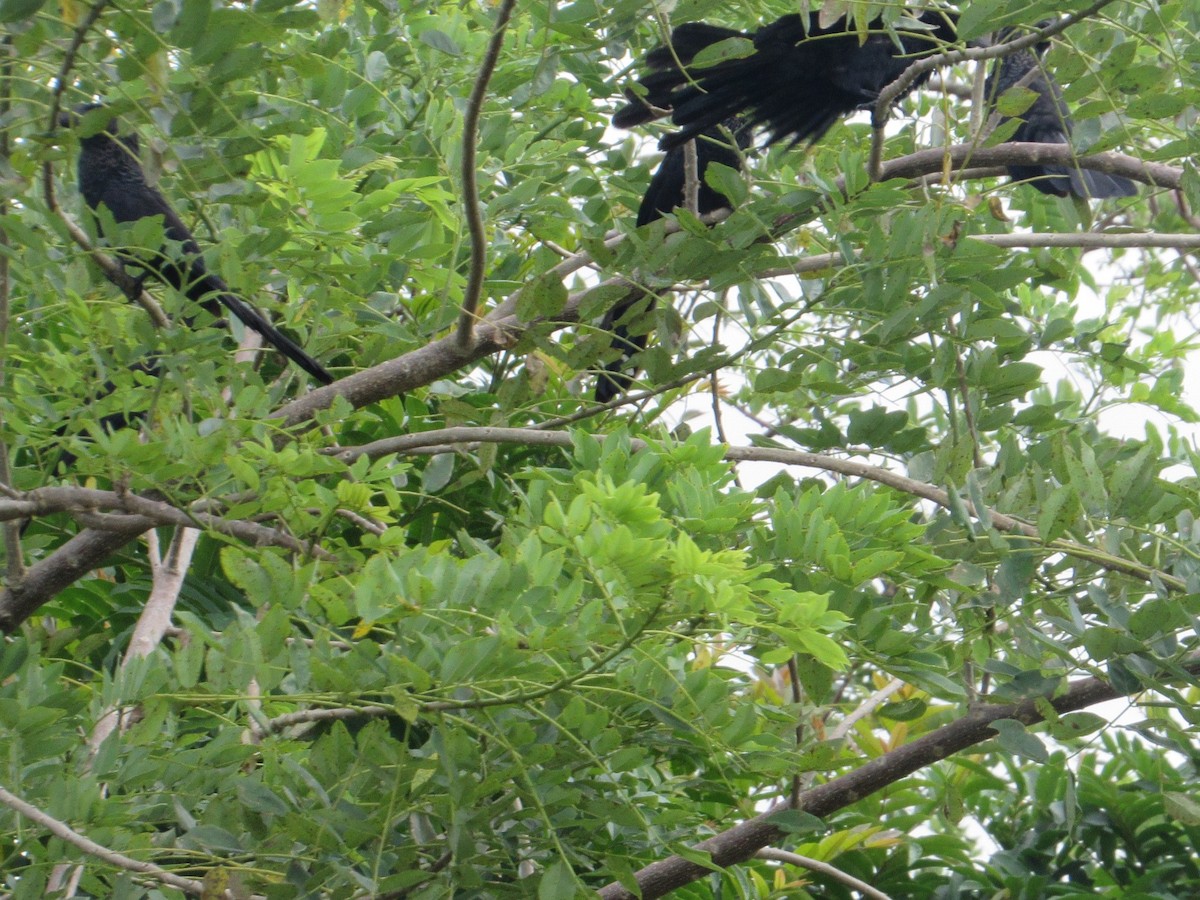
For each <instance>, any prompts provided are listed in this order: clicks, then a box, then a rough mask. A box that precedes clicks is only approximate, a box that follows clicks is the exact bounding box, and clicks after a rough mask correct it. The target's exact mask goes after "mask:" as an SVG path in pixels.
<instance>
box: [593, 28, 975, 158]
mask: <svg viewBox="0 0 1200 900" xmlns="http://www.w3.org/2000/svg"><path fill="white" fill-rule="evenodd" d="M956 19H957V17H956V15H955V14H954V13H953V12H950V11H947V10H941V9H934V10H926V11H925V12H923V13H921V14H920V15H919V16H917V17H916V19H915V23H913V24H908V25H907V26H905V25H898V26H897V28H896V34H895V36H894V37H893V35H892V34H891V33H889V32H887V31H886V30H885V29H884V26H883V21H882V20H881V19H875V20H873V21H872V22H871V23H870V24H869V26H868V30H869V34H868V37H867V39H866V41H865V42H863V43H860V42H859V36H858V32H857V30H855V28H854V26H853V25H852V23H850V22H849V21H848V20H847V19H846V18H845V17H843V18H840V19H838V20H837V21H836V22H833V23H832V24H830V25H827V26H822V25H821V24H820V17H819V14H818V13H810V14H809V15H807V16H802V15H799V14H792V15H787V16H784V17H783V18H781V19H778V20H776V21H774V22H772V23H770V24H769V25H764V26H763V27H762V28H760V29H758V31H755V32H753V33H743V32H740V31H734V30H732V29H729V28H721V27H719V26H716V25H706V24H704V23H703V22H691V23H688V24H685V25H680V26H679V27H677V28H676V29H675V30H674V31H672V32H671V39H670V42H669V43H668V44H667V46H664V47H659V48H657V49H655V50H652V51H651V52H650V53H649V55H648V56H647V57H646V65H647V67H648V68H649V69H650V70H651V71H650V73H649V74H648V75H646V76H645V77H644V78H643V79H642V80H641V88H642V90H638V91H635V90H633V89H630V90H628V91H626V95H627V96H628V97H629V100H630V102H629V104H628V105H626V106H624V107H622V108H621V109H620V110H619V111H618V112H617V114H616V115H615V116H614V117H613V124H614V125H616V126H618V127H621V128H629V127H631V126H634V125H640V124H642V123H645V122H649V121H651V120H653V119H656V118H659V117H661V116H664V115H668V114H669V115H670V116H671V120H672V121H673V122H674V123H675V124H676V125H678V126H679V127H680V131H678V132H676V133H674V134H671V135H669V136H667V137H666V138H664V139H663V141H662V144H661V146H662V148H663V149H664V150H669V149H671V148H672V147H676V146H678V145H679V144H681V143H683V142H685V141H687V140H689V139H691V138H692V137H695V136H696V135H697V134H700V133H702V132H704V131H707V130H708V129H710V128H712V127H714V126H715V125H718V124H719V123H720V122H722V121H724V120H725V119H727V118H729V117H730V116H734V115H741V116H742V117H743V118H744V119H745V120H746V122H747V123H748V124H749V126H750V127H762V128H765V129H767V131H768V132H769V134H768V138H767V143H768V144H770V143H774V142H776V141H781V140H784V139H787V140H789V141H790V142H791V143H792V144H796V143H799V142H801V141H810V142H812V141H816V140H818V139H819V138H820V137H821V136H822V135H823V134H824V133H825V132H826V131H828V130H829V129H830V128H831V127H832V126H833V124H834V123H835V122H836V121H837V120H838V119H840V118H841V117H843V116H845V115H848V114H849V113H851V112H853V111H854V110H856V109H862V108H865V107H869V106H872V105H873V104H874V103H875V101H876V100H877V99H878V97H879V93H880V91H882V90H883V89H884V88H885V87H887V85H889V84H891V83H892V82H893V81H895V80H896V79H897V78H899V77H900V75H902V74H903V73H904V70H905V69H907V68H908V67H909V66H910V65H911V64H912V62H913V60H914V59H915V58H918V57H920V56H924V55H928V54H931V53H935V52H937V51H938V50H940V49H941V48H942V45H943V44H946V43H949V42H952V41H953V40H954V39H955V36H956V30H955V22H956ZM731 38H744V39H746V40H748V41H751V42H752V43H753V52H751V53H750V54H749V55H748V56H743V57H741V58H736V59H726V60H724V61H722V62H718V63H716V64H714V65H710V66H704V67H698V66H692V65H691V63H692V61H693V60H694V59H695V57H696V55H697V54H698V53H699V52H700V51H701V50H703V49H705V48H706V47H711V46H712V45H713V44H717V43H719V42H721V41H725V40H729V39H731ZM927 79H928V75H927V74H926V75H923V76H922V77H921V78H919V79H917V80H916V82H915V83H914V84H913V87H914V88H915V87H918V86H920V85H921V84H923V83H924V82H925V81H926V80H927Z"/></svg>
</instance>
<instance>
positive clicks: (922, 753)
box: [599, 656, 1200, 900]
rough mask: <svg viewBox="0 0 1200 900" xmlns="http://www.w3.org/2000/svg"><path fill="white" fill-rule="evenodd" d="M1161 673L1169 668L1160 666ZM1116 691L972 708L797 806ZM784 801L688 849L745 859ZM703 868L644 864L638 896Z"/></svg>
mask: <svg viewBox="0 0 1200 900" xmlns="http://www.w3.org/2000/svg"><path fill="white" fill-rule="evenodd" d="M1183 668H1184V672H1185V673H1186V674H1187V675H1193V676H1194V675H1196V674H1198V673H1200V656H1191V657H1189V658H1188V660H1187V662H1186V663H1185V664H1184V666H1183ZM1164 674H1168V675H1169V674H1171V673H1168V672H1166V671H1165V670H1164ZM1139 690H1140V688H1139ZM1123 696H1126V694H1124V693H1123V692H1121V691H1118V690H1117V689H1116V688H1114V687H1113V686H1112V685H1111V684H1109V683H1108V682H1106V681H1104V680H1102V679H1100V678H1084V679H1080V680H1079V681H1075V682H1073V683H1071V685H1070V686H1069V687H1068V688H1067V690H1066V692H1065V693H1063V694H1061V695H1059V696H1057V697H1054V696H1050V695H1039V696H1037V697H1032V698H1030V699H1028V700H1022V701H1021V702H1020V703H1013V704H1007V705H1004V706H985V707H982V708H978V709H975V710H973V711H971V712H969V713H967V714H966V715H965V716H963V717H962V718H960V719H958V720H957V721H954V722H951V723H950V724H949V725H945V726H943V727H941V728H938V729H937V730H936V731H931V732H929V733H928V734H926V735H923V736H922V737H919V738H917V739H916V740H915V741H912V742H911V743H909V744H905V745H904V746H903V747H899V748H897V749H895V750H892V751H891V752H889V753H885V754H883V755H882V756H879V757H876V758H875V759H873V760H870V761H869V762H867V763H865V764H864V765H862V766H860V767H859V768H857V769H855V770H854V771H853V772H848V773H847V774H845V775H842V776H840V777H838V778H834V779H833V780H831V781H828V782H826V783H825V784H821V785H817V786H816V787H814V788H810V789H809V790H807V791H804V792H803V793H802V794H801V795H800V798H799V799H800V803H799V807H798V808H799V809H801V810H803V811H804V812H807V813H810V814H811V815H814V816H818V817H821V816H828V815H830V814H832V813H835V812H837V811H838V810H840V809H844V808H845V807H847V806H850V805H851V804H853V803H856V802H858V801H859V800H861V799H862V798H864V797H867V796H870V795H871V794H873V793H875V792H876V791H879V790H882V789H883V788H885V787H887V786H888V785H891V784H895V783H896V782H897V781H899V780H900V779H901V778H904V777H906V776H908V775H911V774H912V773H913V772H916V771H918V770H920V769H923V768H925V767H926V766H929V765H932V764H933V763H935V762H939V761H940V760H943V759H946V758H948V757H950V756H953V755H954V754H956V753H960V752H961V751H963V750H966V749H967V748H968V747H973V746H976V745H977V744H981V743H983V742H984V741H986V740H988V739H990V738H991V737H992V735H993V734H994V733H995V732H994V729H993V728H992V723H994V722H997V721H999V720H1001V719H1015V720H1016V721H1018V722H1021V723H1022V724H1024V725H1036V724H1037V723H1039V722H1042V721H1045V717H1044V716H1043V714H1042V713H1041V712H1040V708H1041V707H1042V704H1046V703H1048V704H1049V705H1050V707H1052V708H1053V709H1054V711H1055V713H1057V714H1058V715H1063V714H1065V713H1069V712H1074V711H1076V710H1080V709H1084V708H1085V707H1088V706H1094V705H1095V704H1097V703H1103V702H1104V701H1106V700H1116V699H1118V698H1119V697H1123ZM789 808H790V805H789V804H788V803H787V802H783V803H777V804H775V805H774V806H773V807H771V809H769V810H767V811H766V812H764V813H762V814H761V815H758V816H755V817H754V818H753V819H750V820H748V821H746V822H743V823H741V824H740V825H735V826H734V827H733V828H730V829H729V830H728V831H724V832H722V833H720V834H718V835H715V836H713V837H711V838H709V839H708V840H705V841H701V842H700V843H699V844H696V845H695V847H693V848H692V850H693V851H694V852H697V851H698V852H702V853H707V854H708V855H709V857H710V858H711V860H712V864H713V865H714V866H720V867H725V866H730V865H733V864H735V863H739V862H743V861H744V860H747V859H750V858H751V857H752V856H753V855H754V854H755V853H757V852H758V851H759V850H760V849H762V848H763V847H765V846H767V845H768V844H772V843H775V842H777V841H779V840H781V839H783V838H785V837H786V832H785V831H784V830H783V829H782V828H781V827H780V826H779V825H777V824H775V821H774V819H775V816H776V815H777V814H779V813H781V812H784V811H786V810H788V809H789ZM711 873H712V869H711V868H710V867H708V866H702V865H699V864H697V863H694V862H692V861H691V860H689V859H684V858H683V857H681V856H672V857H670V858H668V859H664V860H660V861H658V862H655V863H651V864H650V865H648V866H646V867H645V868H643V869H641V870H640V871H638V872H637V873H635V875H634V877H635V878H636V879H637V884H638V888H639V889H640V896H641V898H642V900H651V898H654V897H662V896H663V895H665V894H667V893H669V892H671V891H673V890H675V889H676V888H680V887H683V886H684V885H686V884H690V883H692V882H693V881H697V880H699V879H700V878H704V877H706V876H708V875H709V874H711ZM599 895H600V897H601V900H635V897H637V896H638V895H635V894H633V893H631V892H630V891H629V890H627V889H626V888H625V887H624V886H623V885H621V884H619V883H617V882H613V883H612V884H609V885H606V886H605V887H604V888H603V889H601V890H600V892H599Z"/></svg>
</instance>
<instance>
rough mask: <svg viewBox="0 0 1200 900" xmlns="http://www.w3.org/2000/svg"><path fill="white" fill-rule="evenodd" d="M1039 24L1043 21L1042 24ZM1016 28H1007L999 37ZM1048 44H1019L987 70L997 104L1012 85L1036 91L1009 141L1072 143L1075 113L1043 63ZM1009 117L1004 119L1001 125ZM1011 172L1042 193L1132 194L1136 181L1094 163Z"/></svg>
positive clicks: (1013, 168)
mask: <svg viewBox="0 0 1200 900" xmlns="http://www.w3.org/2000/svg"><path fill="white" fill-rule="evenodd" d="M1039 27H1040V26H1039ZM1012 34H1013V32H1012V31H1011V30H1010V29H1005V30H1004V31H1002V32H1001V33H1000V40H1005V39H1006V38H1008V37H1010V36H1011V35H1012ZM1049 46H1050V43H1049V41H1043V42H1042V43H1040V44H1038V45H1037V48H1036V51H1035V50H1034V49H1032V48H1027V49H1025V50H1018V51H1017V52H1016V53H1010V54H1009V55H1008V56H1005V57H1002V58H1001V59H999V60H997V62H996V64H995V65H994V66H993V67H992V72H991V74H990V75H989V76H988V80H987V85H986V88H985V90H986V93H987V96H988V98H989V103H990V104H991V105H992V106H993V107H994V106H995V104H996V101H997V100H998V99H999V97H1000V95H1001V94H1003V93H1004V92H1005V91H1007V90H1010V89H1012V88H1015V87H1017V86H1018V85H1019V86H1020V87H1023V88H1026V89H1028V90H1030V91H1033V92H1034V93H1035V94H1036V95H1037V97H1036V98H1035V99H1034V101H1033V103H1032V104H1031V105H1030V107H1029V108H1028V109H1026V110H1025V112H1023V113H1021V115H1020V119H1021V124H1020V126H1019V127H1018V128H1017V130H1016V131H1015V132H1013V135H1012V137H1010V138H1009V140H1010V141H1027V142H1029V143H1034V144H1069V143H1071V116H1070V113H1069V111H1068V109H1067V104H1066V101H1064V100H1063V97H1062V91H1061V90H1060V89H1059V87H1058V82H1056V81H1055V80H1054V78H1053V76H1051V74H1050V73H1049V72H1047V71H1046V70H1045V68H1043V66H1042V54H1044V53H1045V52H1046V49H1047V48H1048V47H1049ZM1007 121H1008V118H1004V119H1001V120H1000V122H999V124H1000V125H1003V124H1004V123H1005V122H1007ZM1008 174H1009V175H1011V176H1012V177H1013V180H1014V181H1028V182H1029V183H1030V184H1032V185H1033V186H1034V187H1035V188H1037V189H1038V190H1039V191H1041V192H1042V193H1043V194H1052V195H1053V196H1055V197H1067V196H1072V197H1084V198H1087V197H1095V198H1097V199H1099V198H1103V197H1132V196H1133V195H1134V194H1136V193H1137V187H1136V186H1135V185H1134V183H1133V182H1132V181H1130V180H1129V179H1128V178H1122V177H1121V176H1120V175H1107V174H1105V173H1104V172H1097V171H1094V170H1092V169H1078V168H1075V167H1073V166H1060V165H1026V166H1009V167H1008Z"/></svg>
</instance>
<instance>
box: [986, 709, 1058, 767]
mask: <svg viewBox="0 0 1200 900" xmlns="http://www.w3.org/2000/svg"><path fill="white" fill-rule="evenodd" d="M991 728H992V730H994V731H995V732H996V735H997V737H996V743H998V744H999V745H1000V746H1001V747H1003V748H1004V749H1005V750H1007V751H1008V752H1009V753H1015V754H1017V755H1018V756H1023V757H1025V758H1026V759H1031V760H1033V761H1034V762H1039V763H1044V762H1046V760H1047V759H1049V754H1048V753H1047V752H1046V748H1045V746H1044V745H1043V744H1042V742H1041V741H1040V740H1038V738H1037V737H1036V736H1035V735H1032V734H1030V733H1029V732H1028V731H1026V730H1025V726H1024V725H1022V724H1021V723H1020V722H1018V721H1016V720H1015V719H998V720H996V721H995V722H993V723H992V724H991Z"/></svg>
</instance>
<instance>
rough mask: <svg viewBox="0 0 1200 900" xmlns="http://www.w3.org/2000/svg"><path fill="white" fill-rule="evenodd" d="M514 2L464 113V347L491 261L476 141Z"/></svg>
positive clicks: (506, 4) (506, 5) (502, 14)
mask: <svg viewBox="0 0 1200 900" xmlns="http://www.w3.org/2000/svg"><path fill="white" fill-rule="evenodd" d="M514 6H516V0H503V2H502V3H501V4H500V10H499V12H498V14H497V16H496V25H495V27H494V28H493V30H492V39H491V41H489V42H488V49H487V54H486V55H485V56H484V58H483V65H482V66H481V67H480V69H479V76H478V77H477V78H476V79H475V87H474V88H472V90H471V98H470V100H468V101H467V112H466V114H465V115H464V116H463V146H462V183H463V212H464V213H465V214H466V218H467V231H468V232H469V233H470V235H471V263H470V273H469V275H468V277H467V289H466V292H465V293H464V294H463V304H462V313H461V314H460V315H459V319H458V345H459V346H460V347H464V348H465V347H467V346H469V345H470V343H471V330H472V329H473V328H474V327H475V315H476V312H477V311H478V309H479V299H480V297H481V296H482V295H483V276H484V272H485V266H486V263H487V234H486V233H485V232H484V227H483V213H482V212H481V211H480V208H479V182H478V173H477V172H476V171H475V167H476V147H475V142H476V139H477V138H478V134H479V115H480V112H481V111H482V110H483V101H484V98H485V96H486V95H487V86H488V82H489V81H491V78H492V73H493V72H494V71H495V70H496V62H497V60H499V58H500V48H501V47H502V46H503V45H504V32H505V30H506V29H507V28H508V20H509V18H510V17H511V16H512V11H513V7H514Z"/></svg>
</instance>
